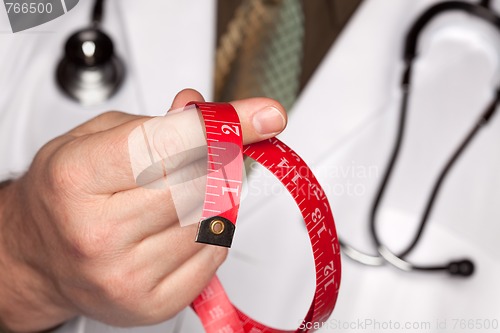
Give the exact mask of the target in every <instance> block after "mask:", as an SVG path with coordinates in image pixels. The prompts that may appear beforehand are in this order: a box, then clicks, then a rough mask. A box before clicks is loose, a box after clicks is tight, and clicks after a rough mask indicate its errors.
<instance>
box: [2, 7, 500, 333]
mask: <svg viewBox="0 0 500 333" xmlns="http://www.w3.org/2000/svg"><path fill="white" fill-rule="evenodd" d="M435 2H436V1H435V0H414V1H399V0H366V1H365V3H364V4H363V5H362V6H361V7H360V9H359V10H358V11H357V13H356V14H355V15H354V17H353V18H352V20H351V21H350V23H349V24H348V25H347V27H346V28H345V30H344V32H343V33H342V35H341V36H340V38H339V39H338V40H337V42H336V43H335V45H334V46H333V47H332V49H331V50H330V52H329V53H328V55H327V56H326V58H325V59H324V61H323V63H322V64H321V66H320V68H319V69H318V71H317V72H316V74H315V75H314V76H313V78H312V80H311V81H310V83H309V85H308V86H307V87H306V89H305V90H304V92H303V93H302V95H301V96H300V98H299V100H298V101H297V103H296V105H295V106H294V108H293V110H291V114H290V121H289V126H288V128H287V130H286V131H285V132H284V133H283V134H282V135H281V136H280V138H281V139H282V140H283V141H285V142H286V143H287V144H289V145H290V146H291V147H293V148H294V149H295V150H296V151H297V152H298V153H299V154H300V155H301V156H302V157H303V158H304V159H305V160H306V161H307V162H308V164H309V165H310V166H311V167H312V168H313V170H314V171H315V173H316V174H317V176H318V178H319V180H320V182H321V183H322V184H323V186H324V187H325V189H326V192H327V195H328V197H329V199H330V203H331V205H332V207H333V210H334V216H335V220H336V223H337V229H338V231H339V233H340V235H341V236H344V237H345V238H347V240H348V241H349V242H350V243H352V244H354V245H356V246H358V247H360V248H361V249H365V250H368V251H373V249H372V247H371V245H372V244H371V241H370V239H369V237H368V232H367V223H368V222H367V217H368V212H369V208H370V204H371V200H372V198H373V194H374V192H375V190H376V187H377V185H378V183H379V181H380V178H381V175H382V173H383V170H384V166H385V163H386V161H387V155H388V154H389V151H390V147H392V143H393V138H394V135H395V130H396V118H397V114H398V105H399V98H400V91H399V89H398V88H399V86H398V85H399V79H400V73H401V69H402V66H401V61H400V59H401V53H402V51H401V50H402V43H403V39H404V35H405V31H406V29H407V28H408V27H409V25H410V24H411V22H412V21H413V20H414V19H415V18H416V17H417V15H418V14H419V13H420V12H421V11H422V10H424V9H425V8H427V6H429V5H430V4H431V3H435ZM91 5H92V1H81V3H80V4H79V5H78V6H77V7H76V8H75V9H73V10H72V11H71V12H69V13H68V14H66V15H65V16H63V17H61V18H59V19H57V20H55V21H52V22H50V23H47V24H45V25H43V26H40V27H38V28H36V29H33V30H31V31H27V32H24V33H18V34H15V35H13V34H11V33H7V32H3V33H1V34H0V139H1V140H0V160H1V161H2V163H0V176H2V177H3V178H5V177H8V176H9V175H11V174H15V173H20V172H23V171H24V170H26V168H27V166H28V165H29V163H30V161H31V159H32V158H33V155H34V154H35V153H36V151H37V150H38V149H39V148H40V147H41V146H42V145H43V144H44V143H45V142H47V141H48V140H49V139H51V138H53V137H55V136H57V135H60V134H62V133H63V132H65V131H67V130H69V129H70V128H72V127H74V126H76V125H77V124H79V123H81V122H83V121H85V120H87V119H89V118H91V117H93V116H95V115H97V114H99V113H101V112H103V111H105V110H109V109H117V110H123V111H127V112H130V113H136V114H147V115H161V114H163V113H164V112H165V111H166V110H167V109H168V107H169V105H170V103H171V100H172V98H173V97H174V95H175V93H176V92H177V91H179V90H180V89H182V88H185V87H192V88H195V89H198V90H199V91H200V92H201V93H202V94H204V95H205V96H210V95H211V92H212V79H211V77H212V64H213V54H214V53H213V51H214V45H215V31H214V30H215V29H214V28H215V18H214V17H215V8H216V7H215V1H214V0H212V1H207V0H189V1H187V0H183V1H133V0H121V1H109V3H108V4H107V6H108V7H107V10H106V18H105V23H104V25H105V29H106V31H108V32H109V33H110V35H112V37H113V39H114V41H115V45H116V47H117V51H118V53H119V54H120V55H121V57H122V58H123V59H124V61H125V63H126V64H127V79H126V82H125V85H124V87H123V88H122V89H121V91H120V92H119V93H118V95H116V96H115V97H114V98H113V99H111V100H110V101H108V102H106V103H105V104H103V105H100V106H98V107H92V108H83V107H80V106H79V105H77V104H76V103H74V102H72V101H70V100H68V99H67V98H65V97H63V96H62V95H61V94H60V92H59V91H58V90H57V87H56V85H55V80H54V70H55V66H56V64H57V62H58V60H59V58H60V56H61V52H62V46H63V43H64V41H65V40H66V38H67V37H68V34H69V33H70V32H71V31H74V30H76V29H79V28H81V27H83V26H85V25H86V24H87V22H88V21H87V20H88V17H89V13H90V7H91ZM495 5H498V6H496V7H497V9H499V8H500V4H495ZM0 29H1V30H2V31H8V30H9V27H8V25H7V17H6V15H5V12H4V11H3V10H0ZM36 31H38V32H40V33H36ZM498 38H499V36H497V34H496V33H495V32H494V31H493V29H491V28H490V27H489V26H487V25H486V24H484V23H482V22H479V21H478V20H476V19H470V18H469V17H467V16H466V15H455V14H447V15H446V17H441V18H439V19H437V20H435V22H433V23H432V25H431V26H429V28H428V29H427V30H426V32H425V34H424V35H423V36H422V39H421V43H420V51H421V52H420V54H421V57H420V58H419V60H418V62H417V63H416V65H415V66H416V67H415V75H414V81H413V82H414V85H413V91H414V93H413V95H412V99H411V101H410V109H409V116H408V124H409V125H408V130H407V133H406V136H405V138H404V143H403V152H402V154H401V158H400V162H399V163H398V164H397V167H396V171H395V172H394V176H393V180H392V181H391V184H390V188H389V190H388V193H387V195H386V197H385V198H384V201H383V204H382V205H383V207H382V208H381V210H380V214H379V220H380V221H381V222H380V231H381V234H382V235H383V237H382V239H383V240H384V241H385V242H386V243H387V244H389V246H390V247H391V248H393V249H394V250H397V249H400V248H401V247H403V246H404V244H406V243H407V242H408V241H409V239H410V238H411V235H412V234H413V232H414V230H415V226H416V223H417V219H418V217H419V216H420V214H421V211H422V208H423V205H424V202H425V200H426V198H427V196H428V194H429V191H430V186H431V185H432V184H433V182H434V179H435V177H436V176H437V172H438V171H439V170H440V168H441V166H442V165H443V163H444V162H445V160H446V159H447V158H448V156H449V153H450V152H451V150H452V149H453V148H454V147H455V146H456V145H457V143H458V141H459V140H461V138H462V136H463V135H464V133H465V131H466V130H468V129H469V128H470V126H471V124H472V122H473V121H475V119H477V117H478V115H479V113H480V112H481V111H482V109H483V108H484V106H485V105H486V104H487V103H488V102H489V100H490V98H491V97H492V94H493V87H494V85H495V84H497V82H498V78H497V77H498V75H497V72H498V66H499V65H500V62H499V55H500V51H499V49H498V45H500V39H498ZM495 39H498V41H497V40H495ZM497 142H500V115H496V116H495V117H494V118H493V119H492V122H491V124H490V125H489V126H488V127H487V128H486V129H484V130H483V131H482V132H481V133H480V134H479V135H478V137H477V138H476V139H475V140H474V142H473V143H472V144H471V146H470V147H469V149H468V150H467V151H466V153H465V154H464V155H463V156H462V157H461V158H460V160H459V162H458V163H457V165H456V167H455V168H454V169H453V171H452V172H451V173H450V175H449V177H448V179H447V181H446V182H445V184H444V186H443V189H442V193H441V195H440V196H439V198H438V200H437V203H436V207H435V210H434V212H433V214H432V216H431V220H430V223H429V227H428V230H427V231H426V232H425V234H424V238H423V240H422V242H421V245H419V247H418V248H417V249H416V250H415V253H414V254H413V255H412V256H411V258H412V259H413V260H414V261H415V262H418V263H423V264H426V263H428V264H431V263H442V262H447V261H449V259H453V258H455V259H456V258H462V257H470V258H473V259H474V260H475V262H476V265H477V272H476V274H475V275H474V276H473V277H472V278H471V279H468V280H465V279H464V280H462V279H453V278H449V277H447V276H444V275H440V274H423V273H413V274H407V273H403V272H399V271H397V270H395V269H392V268H390V267H388V266H386V267H384V268H369V267H363V266H360V265H357V264H355V263H353V262H351V261H349V260H347V259H344V261H343V277H342V284H341V291H340V296H339V299H338V302H337V306H336V309H335V311H334V313H333V315H332V317H331V320H330V321H329V322H328V323H327V326H326V327H324V328H323V330H322V332H334V331H335V332H348V331H353V332H354V331H366V332H384V331H391V332H406V331H410V329H408V328H406V329H405V327H404V325H406V324H407V323H409V324H411V325H414V326H413V331H425V332H444V331H459V330H460V331H465V330H464V329H460V327H459V326H456V325H460V324H461V323H462V322H460V320H469V319H471V320H476V319H480V320H484V319H489V320H500V315H499V313H500V289H499V288H497V286H496V281H498V278H499V277H500V259H499V255H500V245H499V244H500V243H499V242H498V237H499V234H500V224H499V223H498V220H499V218H500V205H498V199H499V198H500V176H499V175H498V172H497V170H499V168H500V153H499V150H498V148H497V146H496V144H497ZM259 176H260V173H259V172H254V173H253V174H252V176H251V177H259ZM266 179H267V180H266V182H270V183H266V182H264V181H263V182H261V187H260V189H261V191H260V193H258V195H256V194H257V192H255V191H256V190H257V189H258V188H250V189H249V190H248V194H247V195H246V198H245V200H244V201H243V203H242V208H241V212H240V219H239V221H238V230H237V233H236V236H235V239H234V243H233V249H232V250H231V252H230V255H229V258H228V260H227V262H226V263H225V264H224V265H223V266H222V267H221V269H220V270H219V276H220V278H221V280H222V281H223V284H224V286H225V288H226V290H227V292H228V294H229V296H230V298H231V299H232V300H233V302H234V303H235V304H236V305H237V306H238V307H239V308H240V309H242V310H243V311H244V312H247V313H248V314H249V315H251V316H253V317H254V318H256V319H258V320H260V321H263V322H264V323H266V324H269V325H273V326H278V327H280V328H289V329H293V328H294V327H297V324H298V322H299V321H300V320H301V319H302V318H303V316H304V315H305V313H306V311H307V308H308V306H309V302H310V301H311V299H312V294H313V290H314V275H313V272H314V270H313V262H312V253H311V250H310V248H309V244H308V240H307V235H306V233H305V228H304V227H303V226H302V225H301V219H300V217H299V216H298V214H297V211H296V210H295V209H293V203H292V201H291V198H290V197H289V196H287V195H285V194H283V195H276V193H277V192H276V191H274V190H273V189H276V188H277V187H276V186H274V187H273V186H269V184H273V183H272V182H273V181H274V182H275V180H273V179H272V178H271V177H267V178H266ZM266 184H267V185H266ZM266 186H267V187H266ZM257 208H258V209H257ZM263 230H265V232H263ZM370 320H371V323H372V325H371V326H367V324H368V323H369V321H370ZM457 320H458V321H457ZM377 323H378V325H379V326H376V325H377ZM476 324H477V323H476ZM483 324H485V322H483ZM345 325H347V326H345ZM363 325H365V326H363ZM389 325H393V326H392V328H397V327H400V329H392V330H390V329H389V327H391V326H389ZM398 325H399V326H398ZM443 325H446V329H445V328H444V326H443ZM197 331H201V327H200V324H199V323H198V322H197V319H196V317H195V315H194V314H193V313H192V312H191V310H186V311H184V312H183V313H181V314H180V315H179V316H177V317H176V318H174V319H172V320H170V321H168V322H165V323H162V324H159V325H155V326H151V327H147V328H143V327H141V328H131V329H118V328H112V327H108V326H106V325H103V324H101V323H97V322H95V321H92V320H90V319H87V318H78V319H75V320H73V321H71V322H69V323H67V324H66V325H64V326H63V327H62V328H60V329H59V330H58V332H61V333H62V332H64V333H90V332H92V333H101V332H151V333H153V332H162V333H166V332H197ZM470 331H471V332H472V331H475V332H479V331H482V330H481V329H477V328H476V329H471V330H470Z"/></svg>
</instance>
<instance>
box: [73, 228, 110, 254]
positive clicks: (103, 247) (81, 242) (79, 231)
mask: <svg viewBox="0 0 500 333" xmlns="http://www.w3.org/2000/svg"><path fill="white" fill-rule="evenodd" d="M81 222H82V221H80V223H78V224H79V225H86V226H84V227H81V226H79V227H75V229H76V230H70V231H69V232H68V236H67V238H68V240H69V244H70V248H71V252H72V253H73V254H74V256H76V257H77V258H80V259H86V260H89V259H90V260H92V259H98V258H101V257H102V258H104V257H106V256H108V254H109V252H111V251H112V248H113V242H112V239H113V238H112V237H113V235H112V234H111V232H110V230H109V228H107V227H105V226H102V227H99V228H95V227H92V226H90V225H89V224H90V223H86V222H83V223H81Z"/></svg>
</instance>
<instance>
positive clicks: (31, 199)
mask: <svg viewBox="0 0 500 333" xmlns="http://www.w3.org/2000/svg"><path fill="white" fill-rule="evenodd" d="M191 100H198V101H200V100H202V97H201V96H200V95H199V93H197V92H195V91H193V90H185V91H182V92H181V93H179V94H178V95H177V97H176V98H175V100H174V103H173V105H172V108H174V109H175V108H180V107H183V106H184V105H185V104H186V103H187V102H188V101H191ZM233 105H234V107H235V109H236V110H237V112H238V115H239V117H240V120H241V124H242V129H243V141H244V143H245V144H248V143H252V142H256V141H260V140H263V139H266V138H269V137H271V136H274V135H276V134H278V133H279V132H281V131H282V130H283V128H284V127H285V124H286V115H285V112H284V111H283V108H282V107H281V106H280V105H279V103H277V102H275V101H273V100H270V99H265V98H255V99H249V100H243V101H238V102H234V103H233ZM149 119H150V118H148V117H139V116H133V115H129V114H124V113H119V112H110V113H105V114H103V115H101V116H99V117H97V118H95V119H93V120H91V121H89V122H87V123H85V124H83V125H81V126H79V127H77V128H75V129H74V130H72V131H71V132H69V133H67V134H66V135H63V136H61V137H58V138H56V139H54V140H53V141H51V142H49V143H48V144H47V145H45V146H44V147H43V148H42V149H41V150H40V151H39V153H38V154H37V156H36V157H35V159H34V161H33V163H32V165H31V167H30V169H29V171H28V172H27V173H26V174H25V175H24V176H23V177H22V178H20V179H19V180H17V181H15V182H13V183H12V184H10V185H9V186H8V187H6V188H4V189H2V190H0V321H1V322H3V323H4V325H5V326H7V327H8V328H10V329H11V330H14V331H19V332H29V331H40V330H43V329H47V328H50V327H53V326H56V325H58V324H60V323H62V322H64V321H65V320H68V319H70V318H72V317H74V316H76V315H80V314H82V315H86V316H89V317H92V318H94V319H97V320H99V321H102V322H105V323H108V324H111V325H117V326H136V325H144V324H153V323H157V322H160V321H164V320H166V319H168V318H170V317H172V316H174V315H175V314H176V313H178V312H179V311H180V310H182V309H183V308H185V307H186V306H188V305H189V304H190V303H191V302H192V300H193V299H194V298H195V297H196V296H197V295H198V294H199V293H200V292H201V291H202V290H203V288H204V287H205V286H206V285H207V284H208V282H209V281H210V279H211V278H212V277H213V275H214V274H215V272H216V270H217V268H218V267H219V265H220V264H221V263H222V262H223V261H224V259H225V257H226V253H227V252H226V249H223V248H220V247H215V246H207V245H201V244H198V243H195V242H194V238H195V234H196V225H192V226H188V227H180V225H179V223H178V221H177V215H176V212H175V208H174V207H173V204H172V198H171V195H170V192H169V189H168V188H164V189H159V190H150V189H149V190H148V189H146V188H143V187H140V186H138V185H137V184H136V181H135V179H134V175H133V171H132V167H131V162H130V158H129V147H128V138H129V135H130V133H131V132H132V131H133V130H134V129H135V128H137V127H138V126H140V125H141V124H142V123H144V122H145V121H147V120H149ZM171 125H172V124H171V123H170V126H171ZM176 126H177V125H176ZM186 126H187V125H186V124H184V123H182V124H178V128H177V130H176V131H173V132H170V133H168V135H165V133H163V132H162V131H161V130H162V127H161V125H160V126H159V127H158V128H157V131H158V132H157V133H153V136H152V137H153V141H154V142H153V145H152V147H153V149H158V150H159V151H157V153H158V154H159V155H160V156H163V155H164V154H163V153H164V152H162V151H161V150H162V149H164V148H165V146H166V145H168V144H169V142H174V141H175V142H177V144H176V148H175V149H179V150H181V149H182V142H184V140H185V139H186V138H185V137H183V136H186V135H189V129H188V128H185V127H186ZM172 136H174V137H173V138H172ZM176 136H178V137H176ZM172 140H174V141H172Z"/></svg>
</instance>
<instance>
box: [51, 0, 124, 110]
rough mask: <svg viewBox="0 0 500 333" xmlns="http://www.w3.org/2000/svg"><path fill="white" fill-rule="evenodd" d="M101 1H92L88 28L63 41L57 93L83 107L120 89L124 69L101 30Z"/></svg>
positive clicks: (98, 101)
mask: <svg viewBox="0 0 500 333" xmlns="http://www.w3.org/2000/svg"><path fill="white" fill-rule="evenodd" d="M103 5H104V0H96V1H95V2H94V8H93V10H92V22H91V25H90V27H88V28H85V29H82V30H79V31H77V32H75V33H74V34H72V35H71V36H70V37H69V38H68V40H67V41H66V45H65V47H64V51H65V52H64V57H63V59H62V60H61V61H60V62H59V65H58V66H57V71H56V80H57V83H58V85H59V87H60V88H61V90H62V91H63V92H64V93H65V94H66V95H67V96H69V97H71V98H72V99H74V100H76V101H77V102H78V103H80V104H83V105H95V104H99V103H102V102H104V101H106V100H107V99H109V98H110V97H111V96H113V95H114V94H115V93H116V92H117V91H118V89H119V88H120V86H121V84H122V82H123V78H124V76H125V66H124V64H123V62H122V61H121V60H120V58H119V57H117V56H116V54H115V51H114V46H113V41H112V40H111V38H110V37H109V36H108V35H107V34H105V33H104V32H103V31H102V30H101V29H100V26H101V22H102V17H103Z"/></svg>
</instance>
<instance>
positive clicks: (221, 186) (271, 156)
mask: <svg viewBox="0 0 500 333" xmlns="http://www.w3.org/2000/svg"><path fill="white" fill-rule="evenodd" d="M190 104H195V105H196V107H197V108H198V110H199V111H200V112H201V114H202V117H203V120H204V122H205V128H206V137H207V147H208V149H207V151H208V163H207V164H208V166H207V168H208V173H207V188H206V193H205V202H204V206H203V217H202V220H201V222H200V223H199V226H198V234H197V238H196V241H197V242H202V243H207V244H213V245H219V246H227V247H230V246H231V242H232V238H233V234H234V230H235V224H236V218H237V215H238V209H239V202H240V199H239V197H240V194H241V187H242V182H241V181H242V172H243V154H244V155H246V156H248V157H250V158H252V159H254V160H255V161H256V162H258V163H260V164H261V165H262V166H264V167H265V168H266V169H268V170H269V171H270V172H271V173H273V174H274V175H275V176H276V177H277V178H278V179H279V180H280V182H281V183H282V184H283V185H284V186H285V188H286V189H287V190H288V192H290V194H291V195H292V197H293V199H294V200H295V202H296V204H297V205H298V207H299V209H300V212H301V214H302V217H303V218H304V222H305V224H306V228H307V232H308V234H309V239H310V241H311V246H312V249H313V257H314V264H315V267H316V290H315V293H314V297H313V301H312V304H311V306H310V308H309V311H308V313H307V315H306V316H305V318H304V320H303V323H302V325H300V327H299V328H298V329H297V330H296V331H292V332H312V331H314V330H315V328H318V327H319V326H321V323H323V322H325V321H326V320H327V319H328V318H329V317H330V314H331V313H332V311H333V308H334V306H335V302H336V300H337V296H338V290H339V286H340V248H339V243H338V240H337V234H336V230H335V224H334V220H333V215H332V212H331V208H330V205H329V203H328V200H327V198H326V196H325V192H324V191H323V189H322V188H321V186H320V185H319V183H318V181H317V180H316V177H314V175H313V173H312V171H311V170H310V169H309V167H308V166H307V165H306V163H305V162H304V161H303V160H302V159H301V158H300V157H299V155H297V154H296V153H295V152H294V151H293V150H292V149H290V148H289V147H288V146H287V145H285V144H284V143H283V142H281V141H280V140H278V139H276V138H272V139H269V140H265V141H262V142H259V143H255V144H251V145H247V146H244V147H243V146H242V132H241V126H240V122H239V119H238V115H237V113H236V111H235V110H234V108H233V107H232V106H231V105H230V104H227V103H190ZM192 307H193V309H194V310H195V312H196V313H197V314H198V316H199V318H200V320H201V322H202V324H203V326H204V328H205V331H206V332H208V333H233V332H234V333H236V332H245V333H264V332H276V333H278V332H289V331H283V330H278V329H274V328H270V327H267V326H265V325H263V324H261V323H259V322H257V321H255V320H253V319H251V318H249V317H248V316H246V315H245V314H244V313H242V312H241V311H239V310H238V309H236V308H235V307H234V305H232V304H231V302H230V301H229V299H228V297H227V295H226V293H225V292H224V289H223V288H222V285H221V283H220V282H219V280H218V279H217V277H214V279H213V280H212V281H211V282H210V284H209V285H208V286H207V287H206V288H205V289H204V290H203V292H202V293H201V294H200V295H199V296H198V297H197V298H196V300H194V302H193V304H192Z"/></svg>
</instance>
